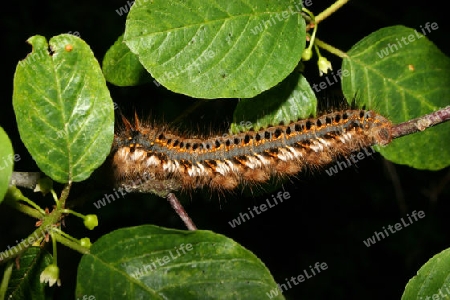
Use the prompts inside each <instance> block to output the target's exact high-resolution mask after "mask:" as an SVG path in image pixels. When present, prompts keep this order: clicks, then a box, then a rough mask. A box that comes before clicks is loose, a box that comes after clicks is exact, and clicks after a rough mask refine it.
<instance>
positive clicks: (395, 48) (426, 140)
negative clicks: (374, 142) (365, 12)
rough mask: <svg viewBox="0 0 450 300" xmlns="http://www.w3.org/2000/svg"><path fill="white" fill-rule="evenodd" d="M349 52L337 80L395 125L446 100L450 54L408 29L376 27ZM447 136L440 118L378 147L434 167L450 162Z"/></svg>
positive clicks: (449, 97) (402, 160) (397, 159)
mask: <svg viewBox="0 0 450 300" xmlns="http://www.w3.org/2000/svg"><path fill="white" fill-rule="evenodd" d="M436 25H437V24H436ZM425 32H426V31H425ZM405 41H406V43H408V44H407V45H406V44H405ZM348 55H349V57H348V58H345V59H344V61H343V65H342V69H343V70H348V71H350V76H347V77H344V78H343V80H342V89H343V91H344V94H345V96H346V97H347V98H348V99H352V98H353V97H354V96H355V95H357V99H356V100H357V101H356V102H357V104H358V105H360V106H363V105H365V106H366V107H367V108H369V109H373V110H375V111H377V112H379V113H380V114H382V115H384V116H386V117H388V118H389V119H390V120H391V121H392V122H393V123H394V124H398V123H401V122H405V121H407V120H411V119H413V118H416V117H419V116H422V115H425V114H428V113H431V112H433V111H436V110H438V109H439V108H442V107H444V106H447V105H448V104H449V103H450V76H449V75H448V74H449V73H450V59H449V58H448V57H446V56H445V55H444V54H443V53H442V52H441V51H440V50H439V49H438V48H437V47H436V46H435V45H434V44H433V43H432V42H430V41H429V40H428V39H427V38H426V37H424V36H423V35H421V34H420V33H418V32H416V31H415V30H413V29H411V28H407V27H404V26H393V27H387V28H383V29H380V30H378V31H376V32H374V33H372V34H370V35H369V36H367V37H365V38H364V39H362V40H361V41H359V42H358V43H357V44H356V45H354V46H353V47H352V49H351V50H350V51H349V52H348ZM449 137H450V123H445V124H441V125H438V126H436V127H433V128H429V129H427V130H425V131H424V132H420V133H416V134H412V135H409V136H406V137H402V138H400V139H398V140H394V141H393V142H392V143H391V144H390V145H388V146H387V147H384V148H380V149H379V150H380V153H381V154H382V155H383V156H384V157H385V158H387V159H389V160H390V161H392V162H394V163H397V164H405V165H408V166H411V167H413V168H416V169H426V170H439V169H442V168H445V167H447V166H449V165H450V148H449V147H448V139H449Z"/></svg>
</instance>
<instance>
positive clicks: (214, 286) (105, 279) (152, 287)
mask: <svg viewBox="0 0 450 300" xmlns="http://www.w3.org/2000/svg"><path fill="white" fill-rule="evenodd" d="M274 288H277V285H276V283H275V281H274V280H273V278H272V276H271V275H270V273H269V271H268V270H267V268H266V267H265V266H264V264H263V263H262V262H261V261H260V260H259V259H258V258H257V257H256V256H255V255H254V254H252V253H251V252H250V251H248V250H246V249H245V248H243V247H242V246H240V245H239V244H237V243H236V242H234V241H233V240H231V239H228V238H226V237H224V236H222V235H219V234H215V233H213V232H210V231H203V230H197V231H182V230H173V229H165V228H160V227H156V226H152V225H145V226H139V227H131V228H124V229H119V230H116V231H114V232H112V233H110V234H107V235H105V236H103V237H101V238H100V239H99V240H98V241H97V242H95V243H94V244H93V245H92V247H91V250H90V254H86V255H84V256H83V257H82V259H81V262H80V265H79V267H78V278H77V288H76V295H77V297H79V296H80V295H102V296H103V297H104V298H108V299H110V298H111V299H112V298H114V299H186V300H188V299H264V298H266V297H267V295H266V292H269V291H270V290H271V289H274ZM273 299H283V298H282V296H281V295H280V296H278V297H274V298H273Z"/></svg>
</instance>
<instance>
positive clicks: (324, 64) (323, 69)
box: [317, 56, 333, 76]
mask: <svg viewBox="0 0 450 300" xmlns="http://www.w3.org/2000/svg"><path fill="white" fill-rule="evenodd" d="M317 65H318V66H319V71H320V76H322V75H323V74H327V73H328V70H330V71H332V70H333V68H332V67H331V62H329V61H328V59H327V58H326V57H324V56H321V57H319V60H318V61H317Z"/></svg>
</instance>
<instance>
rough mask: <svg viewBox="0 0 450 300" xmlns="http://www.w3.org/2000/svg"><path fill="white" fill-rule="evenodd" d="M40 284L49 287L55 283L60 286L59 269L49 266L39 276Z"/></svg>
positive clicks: (55, 266)
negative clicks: (45, 284)
mask: <svg viewBox="0 0 450 300" xmlns="http://www.w3.org/2000/svg"><path fill="white" fill-rule="evenodd" d="M40 281H41V283H47V282H48V285H49V286H53V285H54V284H55V283H56V284H58V286H61V279H59V268H58V266H57V265H53V264H52V265H49V266H47V267H46V268H45V269H44V271H42V273H41V276H40Z"/></svg>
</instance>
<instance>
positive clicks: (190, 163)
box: [111, 109, 392, 195]
mask: <svg viewBox="0 0 450 300" xmlns="http://www.w3.org/2000/svg"><path fill="white" fill-rule="evenodd" d="M122 121H123V128H122V129H120V130H118V131H117V132H116V134H115V137H114V142H113V146H112V150H111V157H112V166H113V172H114V177H115V180H116V183H117V185H119V186H123V187H125V188H126V189H130V190H134V191H139V192H154V193H157V194H160V195H166V194H167V193H169V192H171V191H175V190H179V189H182V190H192V189H196V188H203V187H209V188H210V189H212V190H220V191H223V190H233V189H235V188H236V187H238V186H239V185H252V184H258V183H264V182H266V181H268V180H269V179H270V178H271V177H279V178H285V177H289V176H293V175H295V174H297V173H299V172H301V171H302V170H303V169H305V168H312V169H320V168H321V167H324V166H326V165H327V164H330V163H331V162H333V161H334V160H335V159H336V158H337V157H339V156H346V155H349V154H350V153H352V152H354V151H356V150H359V149H361V148H363V147H368V146H372V145H375V144H377V145H386V144H388V143H390V141H391V140H392V136H391V128H392V123H391V122H390V121H389V120H388V119H387V118H385V117H383V116H381V115H379V114H377V113H376V112H374V111H371V110H362V109H348V110H341V111H338V112H333V113H328V114H324V115H322V116H319V117H317V118H310V119H305V120H299V121H297V122H291V123H290V124H287V125H283V124H280V125H278V126H271V127H268V128H264V129H263V128H260V129H259V130H254V129H252V130H249V131H245V132H241V133H238V134H234V135H229V136H215V135H213V136H209V137H205V138H198V137H196V136H183V135H181V134H179V133H177V131H176V130H172V129H170V128H167V127H165V126H158V125H144V124H141V122H140V121H139V119H138V117H137V116H135V120H134V124H132V123H131V122H130V121H128V120H127V119H126V118H124V117H122Z"/></svg>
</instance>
